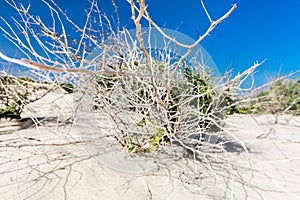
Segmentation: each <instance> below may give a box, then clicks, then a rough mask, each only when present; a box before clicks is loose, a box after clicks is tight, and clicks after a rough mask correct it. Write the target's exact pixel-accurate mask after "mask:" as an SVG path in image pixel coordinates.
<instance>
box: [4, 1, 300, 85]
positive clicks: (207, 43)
mask: <svg viewBox="0 0 300 200" xmlns="http://www.w3.org/2000/svg"><path fill="white" fill-rule="evenodd" d="M115 1H116V3H117V4H118V9H119V15H120V18H121V23H122V25H123V26H126V27H127V28H129V29H130V28H134V24H133V22H132V21H131V19H130V7H129V5H128V3H126V1H125V0H115ZM17 2H24V3H26V2H27V1H26V0H19V1H17ZM31 2H32V9H33V10H34V7H35V6H38V5H39V3H37V2H39V1H31ZM56 2H57V3H58V4H59V5H61V6H62V7H63V9H64V10H67V12H68V13H69V14H70V16H71V17H72V18H73V19H74V20H75V21H77V22H78V23H81V22H83V16H84V12H83V9H84V8H87V1H86V0H57V1H56ZM204 2H205V3H206V5H207V9H208V10H209V12H210V13H211V16H212V18H213V19H217V18H218V17H220V16H222V15H223V14H224V13H225V12H227V10H228V9H230V7H231V5H232V4H234V3H236V4H237V6H238V8H237V9H236V10H235V11H234V12H233V14H232V15H231V16H230V17H229V18H228V19H226V21H224V22H223V23H221V24H220V26H218V27H217V28H216V29H215V30H214V31H213V32H212V33H211V34H210V36H209V37H208V38H206V39H205V40H204V41H203V42H202V43H201V45H202V46H203V47H204V48H205V49H206V50H207V51H208V52H209V53H210V55H211V56H212V57H213V59H214V61H215V63H216V64H217V66H218V68H219V70H220V72H221V73H224V72H225V71H226V70H229V69H232V70H233V71H234V73H237V72H238V71H243V70H244V69H246V68H248V67H250V66H251V65H252V64H253V62H255V61H262V60H264V59H267V61H266V62H265V64H264V65H263V66H262V67H261V68H260V69H259V70H260V72H259V73H258V77H259V79H261V80H258V82H265V81H267V80H269V79H271V78H272V77H275V76H276V75H277V74H279V73H280V74H287V73H290V72H292V71H295V70H298V69H300V0H288V1H285V2H284V1H279V0H272V1H271V0H251V1H250V0H206V1H204ZM146 3H148V4H149V6H148V10H149V12H150V15H151V16H152V18H153V19H154V20H155V21H156V22H157V24H159V25H160V26H162V27H166V28H169V29H174V30H175V29H177V30H178V31H180V32H181V33H184V34H186V35H188V36H190V37H191V38H194V39H196V38H197V36H198V35H199V34H201V33H203V31H204V30H206V28H207V26H208V20H207V18H206V16H205V14H204V12H203V9H202V7H201V4H200V1H199V0H184V1H180V0H177V1H174V0H151V1H150V0H148V1H146ZM99 5H100V7H101V8H102V11H103V12H106V13H107V15H108V16H111V15H114V14H113V8H112V6H111V3H110V0H99ZM0 6H1V7H2V8H6V7H7V6H6V5H5V3H4V2H3V1H1V3H0ZM34 12H35V14H37V15H41V16H43V15H45V13H47V12H45V10H44V8H42V7H40V8H39V9H36V10H34ZM0 15H1V16H2V17H5V18H9V17H10V16H11V15H12V13H11V10H10V9H9V8H7V9H1V14H0ZM145 24H146V23H145ZM8 47H9V45H8V43H7V41H5V39H3V37H0V48H1V50H2V51H4V52H5V51H7V52H9V53H10V54H12V53H13V51H14V49H13V48H9V49H8Z"/></svg>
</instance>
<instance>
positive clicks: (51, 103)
mask: <svg viewBox="0 0 300 200" xmlns="http://www.w3.org/2000/svg"><path fill="white" fill-rule="evenodd" d="M73 110H74V106H73V98H72V95H64V96H62V95H61V94H59V93H51V94H48V95H47V96H46V97H45V98H43V99H41V100H39V101H38V102H35V103H33V104H31V105H29V106H28V108H27V112H25V113H24V115H23V117H26V116H28V115H30V116H34V117H38V118H39V121H40V122H41V123H39V122H36V123H39V126H38V127H36V125H35V124H34V122H32V121H31V120H24V121H22V122H18V121H6V120H1V122H0V180H1V181H0V200H7V199H88V200H89V199H300V153H299V149H300V117H293V116H289V115H283V116H279V117H278V120H277V123H275V116H273V115H262V116H255V115H253V116H251V115H235V116H231V117H229V118H228V119H227V123H228V125H227V128H228V130H230V132H232V133H234V134H235V135H236V136H237V137H238V138H239V139H241V140H242V141H244V142H245V144H246V146H247V147H248V148H249V149H250V153H248V154H247V153H244V152H243V153H237V152H231V153H230V152H228V153H226V154H224V156H225V155H226V156H227V157H228V158H229V159H230V160H231V162H232V163H234V165H232V166H235V167H233V169H229V168H228V169H227V168H226V169H225V170H220V171H219V172H218V173H216V174H217V175H216V176H218V177H217V178H218V180H219V181H218V182H216V181H215V180H216V177H213V176H212V175H211V176H209V175H207V174H205V171H204V170H205V169H203V176H201V180H200V183H201V184H200V187H198V188H196V187H195V186H194V185H192V184H188V183H186V182H185V181H184V180H183V179H179V178H178V177H180V176H179V175H178V174H179V172H180V173H183V172H184V166H185V165H186V167H188V166H190V165H189V164H188V163H192V161H191V162H186V161H180V160H179V161H176V163H172V164H170V165H168V162H167V161H166V162H165V163H167V164H165V165H164V166H163V167H161V166H158V165H157V164H154V163H153V162H152V161H153V160H151V158H150V159H149V160H147V161H141V160H139V159H137V160H136V162H127V161H126V160H122V156H123V153H122V151H121V150H119V149H118V146H114V147H113V150H114V151H115V152H117V153H112V154H102V153H103V152H104V151H103V150H105V149H107V148H108V147H107V146H105V145H108V144H107V142H104V143H99V142H97V141H98V140H99V138H98V140H97V139H96V135H97V133H98V132H101V134H102V136H103V135H106V134H110V133H113V131H114V129H113V128H112V127H111V126H110V123H109V122H103V120H104V119H105V117H103V116H102V118H101V117H100V118H99V119H98V118H97V119H95V120H99V121H98V122H97V123H98V124H99V127H98V128H99V129H97V131H94V132H93V130H89V129H88V126H89V124H88V123H87V125H86V127H84V126H83V127H80V126H78V125H77V126H75V127H74V125H73V124H72V123H71V122H70V120H68V119H69V118H72V113H73ZM101 120H102V123H101ZM84 131H85V132H84ZM83 133H84V134H83ZM89 134H90V135H89ZM101 134H100V136H101ZM89 137H90V138H92V140H91V141H89V142H88V143H83V142H81V141H82V140H88V139H89ZM97 145H98V146H97ZM99 145H101V147H99ZM109 148H112V147H109ZM109 150H111V149H109ZM97 151H98V152H97ZM99 152H100V155H99ZM120 152H121V153H120ZM134 161H135V160H134ZM139 167H140V168H139ZM141 169H142V170H141ZM143 170H145V171H146V173H141V172H142V171H143ZM134 172H138V173H134ZM241 180H243V181H241ZM224 188H225V190H224ZM226 188H230V189H226Z"/></svg>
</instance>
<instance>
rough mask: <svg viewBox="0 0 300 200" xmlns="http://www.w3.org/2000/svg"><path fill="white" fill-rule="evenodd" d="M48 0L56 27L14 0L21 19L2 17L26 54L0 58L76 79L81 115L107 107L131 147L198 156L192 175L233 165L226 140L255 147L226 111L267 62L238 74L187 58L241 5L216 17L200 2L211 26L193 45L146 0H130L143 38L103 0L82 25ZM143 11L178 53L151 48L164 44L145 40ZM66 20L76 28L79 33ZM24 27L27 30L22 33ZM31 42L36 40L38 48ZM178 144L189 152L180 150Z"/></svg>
mask: <svg viewBox="0 0 300 200" xmlns="http://www.w3.org/2000/svg"><path fill="white" fill-rule="evenodd" d="M43 2H44V3H45V6H47V7H48V8H49V11H50V12H51V13H52V19H53V24H52V25H50V26H48V25H46V23H45V22H44V21H43V18H42V17H39V16H34V15H32V14H31V12H30V5H27V6H26V5H24V4H21V3H17V2H15V1H13V0H10V1H8V0H7V3H9V4H10V5H11V6H12V7H13V8H14V9H15V10H16V11H17V12H18V14H19V16H20V19H21V22H19V21H18V20H16V19H13V21H14V22H15V24H14V25H13V24H10V23H8V22H7V21H6V20H5V19H2V21H3V22H4V24H5V26H3V27H0V28H1V30H2V32H4V35H5V37H6V38H7V39H8V40H10V41H11V42H12V43H14V44H15V45H16V46H17V47H18V48H19V50H20V51H21V52H22V53H23V55H24V56H25V58H22V59H18V58H11V57H8V56H6V55H5V54H3V53H1V52H0V58H2V59H4V60H6V61H8V62H12V63H15V64H18V65H21V66H24V67H28V68H30V69H33V70H35V71H34V72H35V73H38V74H40V75H41V76H40V77H43V78H44V79H45V80H54V82H57V83H62V82H64V83H72V84H74V85H75V86H76V95H75V99H74V102H75V103H76V104H77V107H76V109H77V110H74V116H75V119H76V115H79V114H80V113H82V112H81V111H83V110H84V111H87V112H93V113H96V114H98V115H101V113H103V112H105V113H107V114H108V115H109V116H110V117H111V120H112V121H113V122H114V123H115V126H116V127H117V130H118V134H116V135H115V136H114V137H115V138H116V139H117V141H118V142H119V143H120V144H121V145H122V146H123V147H125V149H126V150H127V151H128V152H131V153H145V152H146V153H149V152H158V151H159V150H160V152H163V153H167V154H168V155H170V156H171V157H172V158H173V159H174V161H175V160H176V159H183V158H185V157H186V156H187V157H189V158H191V159H190V160H193V161H195V163H194V164H195V168H193V169H186V170H187V171H186V172H188V173H186V174H185V175H184V176H186V177H187V180H186V181H188V179H189V178H191V177H196V176H197V174H199V171H198V170H197V165H204V166H205V167H206V168H207V170H208V171H209V173H211V174H214V175H215V176H216V177H217V175H216V174H218V173H219V171H218V170H219V169H220V171H222V172H224V171H226V170H229V171H230V170H232V169H234V167H233V166H232V163H231V161H230V159H229V158H228V157H226V153H227V152H226V149H225V146H226V143H231V144H234V145H235V146H236V147H237V151H245V152H247V151H248V149H247V147H246V146H245V145H244V143H243V142H242V141H240V140H239V139H238V138H237V137H236V136H235V135H233V134H232V133H230V132H229V131H227V130H226V129H225V128H224V113H226V111H227V110H228V109H230V107H232V106H234V105H231V104H227V99H228V96H229V95H231V94H230V93H231V92H232V91H234V92H236V93H240V92H241V91H243V90H242V89H241V87H240V86H241V84H242V83H243V81H244V80H245V79H247V78H248V77H249V76H250V75H251V74H252V73H253V71H254V70H255V69H256V68H257V67H258V66H259V65H260V64H261V63H254V65H253V66H251V67H250V68H249V69H248V70H246V71H245V72H243V73H241V74H239V75H237V76H236V77H233V78H226V77H220V78H219V79H214V78H212V76H211V72H209V70H207V65H206V63H205V62H199V60H195V61H194V60H188V62H189V63H190V64H187V59H188V58H189V55H190V54H191V53H192V52H193V50H194V49H195V48H196V47H197V45H198V44H199V43H200V42H201V41H202V40H203V39H204V38H205V37H206V36H208V35H209V33H210V32H211V31H212V30H213V29H214V28H215V27H216V26H217V25H218V24H219V23H221V22H222V21H223V20H225V19H226V18H227V17H229V15H230V14H231V13H232V12H233V11H234V10H235V8H236V5H233V6H232V8H231V9H230V10H229V11H228V12H227V13H225V14H224V15H223V16H222V17H220V18H219V19H217V20H213V19H212V18H211V17H210V15H209V13H208V12H207V10H206V7H205V5H204V3H203V2H202V1H201V3H202V6H203V9H204V11H205V13H206V14H207V18H208V20H209V21H210V25H209V27H208V28H207V31H206V32H205V33H204V34H203V35H202V36H200V37H199V38H198V39H197V40H196V41H195V42H194V43H193V44H184V43H181V42H180V41H177V40H176V38H172V37H171V36H170V35H168V34H167V33H166V32H165V31H164V29H162V28H160V27H159V26H158V25H157V24H155V22H154V21H153V20H152V19H151V17H150V14H149V13H148V12H147V9H146V5H145V1H143V0H139V1H138V2H137V3H135V2H134V1H132V0H128V3H129V4H130V6H131V12H132V20H133V21H134V23H135V25H136V32H135V34H136V37H135V38H136V39H132V38H127V37H128V36H129V35H128V30H126V29H125V28H124V29H117V30H115V29H114V28H113V27H112V25H111V23H110V20H109V18H108V17H107V16H106V15H104V14H102V13H101V12H100V9H99V7H98V3H97V2H96V1H90V7H89V9H87V13H86V23H85V24H84V25H83V27H80V26H78V25H77V24H76V23H75V22H74V21H72V19H70V18H69V17H68V16H67V15H66V13H64V12H63V10H62V9H61V8H60V7H59V6H58V5H57V4H56V3H55V1H52V0H49V1H43ZM114 5H115V4H114ZM92 16H93V17H92ZM143 18H144V19H146V20H147V21H148V22H149V24H150V26H151V27H152V29H154V30H156V31H157V32H158V33H159V34H161V35H162V37H163V38H164V39H165V41H166V44H169V43H173V44H175V45H176V46H177V47H178V48H184V49H185V52H184V53H183V54H181V55H180V56H179V57H178V56H176V55H173V54H169V52H170V49H168V48H169V47H168V45H166V46H165V48H162V49H159V51H158V52H157V54H156V55H155V56H154V55H153V54H152V53H151V50H152V49H156V48H157V47H155V46H150V47H149V46H147V45H146V43H147V41H145V40H144V39H143V31H142V30H143V29H142V27H141V23H140V22H141V20H142V19H143ZM54 22H56V23H54ZM66 24H68V26H72V28H73V29H74V30H73V31H74V32H73V31H72V32H71V33H72V36H70V34H71V33H69V32H68V31H71V30H70V29H69V28H67V26H66ZM118 28H120V27H118ZM19 31H21V32H22V34H18V33H17V32H19ZM73 33H74V34H73ZM126 38H127V40H126ZM128 40H133V41H134V40H137V42H136V43H135V42H128ZM32 43H34V44H35V45H37V46H36V47H33V46H32V45H31V44H32ZM37 49H39V51H38V50H37ZM93 49H94V50H95V49H96V50H99V51H93ZM54 82H53V84H54ZM250 89H251V88H250ZM78 110H79V111H78ZM91 116H92V115H91ZM90 120H93V119H92V118H91V119H90ZM77 123H83V122H80V121H79V122H78V121H77ZM94 123H97V122H94ZM77 125H78V124H77ZM95 127H97V126H95ZM174 147H180V148H181V149H182V150H183V151H178V152H177V151H174V149H173V148H174ZM224 168H226V170H223V169H224ZM181 170H184V166H181ZM179 171H180V170H179ZM181 178H182V179H185V178H183V177H181ZM193 180H194V179H192V180H190V181H191V182H193ZM196 182H197V181H196V180H195V183H196ZM225 189H226V188H225Z"/></svg>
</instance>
